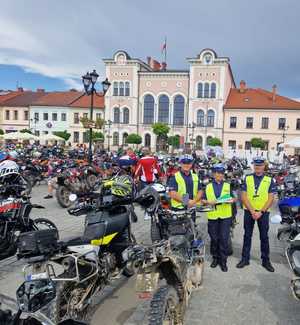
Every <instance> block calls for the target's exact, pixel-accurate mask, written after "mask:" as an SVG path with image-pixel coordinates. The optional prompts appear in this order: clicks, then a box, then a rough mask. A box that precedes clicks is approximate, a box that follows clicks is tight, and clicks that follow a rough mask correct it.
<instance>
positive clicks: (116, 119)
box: [114, 107, 120, 123]
mask: <svg viewBox="0 0 300 325" xmlns="http://www.w3.org/2000/svg"><path fill="white" fill-rule="evenodd" d="M114 123H120V108H119V107H115V108H114Z"/></svg>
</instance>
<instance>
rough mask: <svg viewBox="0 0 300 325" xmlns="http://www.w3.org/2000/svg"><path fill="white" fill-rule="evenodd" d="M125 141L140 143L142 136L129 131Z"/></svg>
mask: <svg viewBox="0 0 300 325" xmlns="http://www.w3.org/2000/svg"><path fill="white" fill-rule="evenodd" d="M126 142H127V143H129V144H141V143H142V137H141V136H140V135H139V134H136V133H131V134H128V137H127V139H126Z"/></svg>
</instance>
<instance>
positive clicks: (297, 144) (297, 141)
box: [284, 138, 300, 148]
mask: <svg viewBox="0 0 300 325" xmlns="http://www.w3.org/2000/svg"><path fill="white" fill-rule="evenodd" d="M284 145H285V146H286V145H287V146H289V147H293V148H300V138H294V139H292V140H289V141H287V142H285V143H284Z"/></svg>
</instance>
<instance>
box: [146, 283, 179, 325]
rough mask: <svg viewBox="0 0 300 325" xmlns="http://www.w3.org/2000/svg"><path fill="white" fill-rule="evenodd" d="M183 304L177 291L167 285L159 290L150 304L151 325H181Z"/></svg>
mask: <svg viewBox="0 0 300 325" xmlns="http://www.w3.org/2000/svg"><path fill="white" fill-rule="evenodd" d="M180 311H181V304H180V301H179V297H178V293H177V291H176V289H175V288H174V287H172V286H170V285H166V286H163V287H160V288H159V289H157V291H156V292H155V293H154V295H153V298H152V300H151V304H150V314H149V325H167V324H169V325H181V324H183V321H182V316H183V315H181V312H180Z"/></svg>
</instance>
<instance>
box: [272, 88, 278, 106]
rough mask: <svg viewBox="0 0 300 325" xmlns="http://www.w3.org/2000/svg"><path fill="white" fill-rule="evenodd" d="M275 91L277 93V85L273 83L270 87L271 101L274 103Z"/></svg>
mask: <svg viewBox="0 0 300 325" xmlns="http://www.w3.org/2000/svg"><path fill="white" fill-rule="evenodd" d="M276 93H277V86H276V85H273V87H272V101H273V103H275V101H276Z"/></svg>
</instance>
